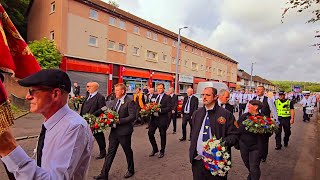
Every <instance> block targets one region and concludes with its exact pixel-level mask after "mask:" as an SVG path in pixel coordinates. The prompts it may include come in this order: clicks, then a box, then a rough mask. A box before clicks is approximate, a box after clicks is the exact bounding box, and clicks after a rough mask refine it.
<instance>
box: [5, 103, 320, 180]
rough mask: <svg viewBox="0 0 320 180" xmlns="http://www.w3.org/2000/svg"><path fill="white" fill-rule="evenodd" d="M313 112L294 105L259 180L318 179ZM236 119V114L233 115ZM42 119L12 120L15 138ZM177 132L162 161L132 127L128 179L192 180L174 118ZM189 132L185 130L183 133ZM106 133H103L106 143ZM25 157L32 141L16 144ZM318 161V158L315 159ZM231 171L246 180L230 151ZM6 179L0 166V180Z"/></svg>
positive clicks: (118, 167) (235, 179) (94, 165)
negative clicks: (281, 144)
mask: <svg viewBox="0 0 320 180" xmlns="http://www.w3.org/2000/svg"><path fill="white" fill-rule="evenodd" d="M317 113H318V112H316V113H315V115H314V116H313V117H312V118H311V122H307V123H305V122H303V121H302V108H301V107H300V106H296V117H295V123H294V125H293V126H292V135H291V137H290V142H289V146H288V147H287V148H282V149H281V150H280V151H276V150H274V148H275V139H274V135H273V136H272V137H271V138H270V143H269V156H268V159H267V161H266V162H265V163H261V166H260V167H261V171H262V175H261V180H316V179H320V178H319V177H320V170H319V168H320V138H318V137H319V135H320V116H318V114H317ZM235 116H236V117H237V114H235ZM317 116H318V117H319V120H317ZM42 120H43V117H42V116H41V115H37V114H28V115H26V116H23V117H21V118H19V119H17V120H16V121H15V125H14V126H13V132H14V134H15V137H25V136H33V135H38V134H39V133H40V129H41V123H42ZM177 124H178V132H177V134H172V124H171V127H169V129H168V132H167V134H168V135H167V148H166V153H165V156H164V158H162V159H159V158H157V157H156V156H155V157H149V156H148V154H149V153H150V152H151V145H150V143H149V140H148V134H147V129H145V126H138V127H135V128H134V133H133V137H132V148H133V153H134V160H135V170H136V173H135V175H134V176H133V177H132V178H130V179H131V180H192V172H191V164H190V163H189V159H188V152H189V151H188V150H189V145H190V142H189V141H184V142H179V140H178V139H179V138H181V119H180V118H179V119H178V123H177ZM187 132H188V133H189V130H188V131H187ZM108 134H109V132H108V131H107V132H105V135H106V139H107V144H108ZM156 137H157V143H158V145H160V139H159V138H160V137H159V132H158V131H157V132H156ZM18 143H19V145H21V146H22V147H23V149H25V151H26V152H27V154H29V155H30V156H32V154H33V149H34V148H35V146H36V139H35V138H31V139H23V140H19V141H18ZM98 152H99V150H98V145H97V144H96V143H95V144H94V152H93V156H96V155H98ZM317 158H318V159H317ZM103 162H104V160H95V159H94V158H92V160H91V162H90V168H89V172H88V179H92V177H93V176H95V175H98V174H99V173H100V170H101V167H102V165H103ZM232 163H233V164H232V169H231V170H230V173H229V175H228V179H230V180H242V179H246V177H247V175H248V170H247V169H246V167H245V166H244V164H243V162H242V159H241V157H240V153H239V151H238V150H235V149H234V148H232ZM126 168H127V164H126V158H125V155H124V152H123V150H122V148H121V146H119V149H118V152H117V155H116V158H115V159H114V162H113V164H112V167H111V171H110V175H109V179H111V180H119V179H123V175H124V174H125V173H126V171H127V169H126ZM5 179H7V177H6V174H5V171H4V168H3V166H1V165H0V180H5Z"/></svg>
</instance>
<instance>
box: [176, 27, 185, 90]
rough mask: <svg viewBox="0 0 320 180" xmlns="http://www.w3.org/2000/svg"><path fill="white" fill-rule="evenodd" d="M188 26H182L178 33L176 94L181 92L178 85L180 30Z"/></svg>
mask: <svg viewBox="0 0 320 180" xmlns="http://www.w3.org/2000/svg"><path fill="white" fill-rule="evenodd" d="M186 28H188V27H182V28H179V34H178V45H177V57H176V58H177V59H176V78H175V93H176V94H178V92H179V89H178V88H179V86H178V76H179V74H178V70H179V68H178V67H179V66H178V65H179V55H180V41H181V40H180V31H181V29H186Z"/></svg>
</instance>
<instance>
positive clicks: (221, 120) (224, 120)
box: [217, 116, 227, 124]
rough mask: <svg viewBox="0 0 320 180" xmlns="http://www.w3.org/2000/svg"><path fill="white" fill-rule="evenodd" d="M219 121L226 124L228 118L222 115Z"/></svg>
mask: <svg viewBox="0 0 320 180" xmlns="http://www.w3.org/2000/svg"><path fill="white" fill-rule="evenodd" d="M217 121H218V123H219V124H225V123H226V121H227V120H226V118H224V117H222V116H220V117H219V118H218V120H217Z"/></svg>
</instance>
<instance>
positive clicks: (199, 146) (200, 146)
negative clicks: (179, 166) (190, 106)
mask: <svg viewBox="0 0 320 180" xmlns="http://www.w3.org/2000/svg"><path fill="white" fill-rule="evenodd" d="M205 108H206V115H205V116H204V119H203V121H202V125H201V129H200V132H199V136H198V141H197V153H198V155H200V156H202V153H203V141H202V138H203V129H204V125H205V123H206V118H207V116H208V111H209V110H210V109H207V107H205ZM212 109H213V108H212ZM209 137H210V139H211V138H212V134H211V127H210V126H209Z"/></svg>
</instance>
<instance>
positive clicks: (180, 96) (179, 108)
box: [177, 94, 184, 117]
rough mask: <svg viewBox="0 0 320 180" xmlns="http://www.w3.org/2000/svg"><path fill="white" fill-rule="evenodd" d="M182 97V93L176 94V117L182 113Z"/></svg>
mask: <svg viewBox="0 0 320 180" xmlns="http://www.w3.org/2000/svg"><path fill="white" fill-rule="evenodd" d="M183 99H184V96H183V95H182V94H178V108H177V109H178V110H177V111H178V113H177V116H178V117H181V113H182V104H183Z"/></svg>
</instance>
